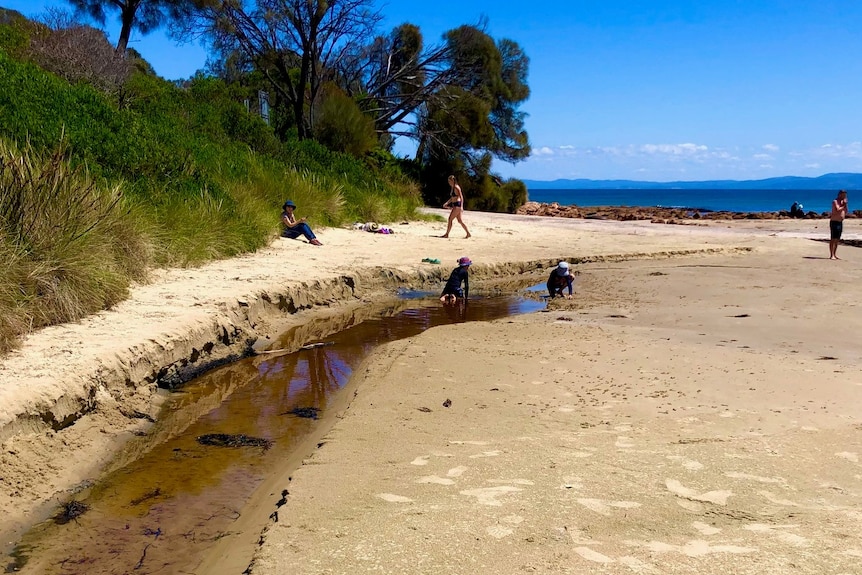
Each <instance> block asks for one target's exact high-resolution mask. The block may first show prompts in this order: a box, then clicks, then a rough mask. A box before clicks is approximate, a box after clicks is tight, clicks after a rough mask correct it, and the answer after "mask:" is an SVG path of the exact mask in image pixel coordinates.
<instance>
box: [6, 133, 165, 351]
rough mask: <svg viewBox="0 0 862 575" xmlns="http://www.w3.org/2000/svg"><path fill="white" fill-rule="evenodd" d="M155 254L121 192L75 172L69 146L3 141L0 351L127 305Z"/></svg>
mask: <svg viewBox="0 0 862 575" xmlns="http://www.w3.org/2000/svg"><path fill="white" fill-rule="evenodd" d="M151 256H152V246H151V244H150V242H149V241H148V239H147V236H146V235H145V234H143V233H141V230H140V227H139V226H138V224H137V223H136V221H135V220H134V218H132V217H130V211H128V210H126V209H125V202H124V199H123V195H122V192H121V188H120V186H118V185H114V186H109V185H106V184H104V183H100V182H97V181H96V180H94V179H93V178H91V177H90V176H89V175H88V174H87V173H86V171H85V170H83V169H82V168H72V167H71V166H70V163H69V158H68V150H67V149H66V148H65V147H64V146H60V147H58V148H57V149H56V150H55V151H54V152H52V153H50V154H40V153H38V152H35V151H33V150H28V149H25V150H24V151H23V152H21V151H19V150H18V149H17V148H16V147H15V146H13V145H11V144H8V143H6V142H3V141H0V262H2V264H0V266H2V268H0V271H2V274H0V351H6V350H8V349H9V348H10V347H11V346H12V345H14V342H15V341H16V338H17V337H18V336H19V335H20V334H22V333H26V332H27V331H29V330H32V329H34V328H38V327H42V326H45V325H51V324H55V323H61V322H66V321H75V320H78V319H80V318H82V317H84V316H85V315H87V314H90V313H93V312H95V311H98V310H101V309H105V308H106V307H110V306H111V305H113V304H115V303H116V302H118V301H120V300H122V299H123V298H124V297H125V296H126V293H127V290H128V286H129V283H130V282H131V281H132V280H135V279H138V280H140V279H143V278H144V277H145V275H146V272H147V269H148V266H149V263H150V260H151Z"/></svg>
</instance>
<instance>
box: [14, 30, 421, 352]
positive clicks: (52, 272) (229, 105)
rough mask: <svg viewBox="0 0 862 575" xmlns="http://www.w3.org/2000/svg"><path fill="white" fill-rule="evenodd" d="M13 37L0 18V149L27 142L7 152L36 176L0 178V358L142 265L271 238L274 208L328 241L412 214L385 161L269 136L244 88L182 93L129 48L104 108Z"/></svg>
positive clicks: (124, 281) (199, 85)
mask: <svg viewBox="0 0 862 575" xmlns="http://www.w3.org/2000/svg"><path fill="white" fill-rule="evenodd" d="M25 22H26V21H25ZM23 29H24V28H23V27H18V28H16V27H12V26H11V25H7V26H4V25H2V24H0V117H2V118H3V122H0V142H7V143H8V142H17V143H18V144H20V145H21V146H22V147H23V152H21V153H18V152H14V149H15V147H14V146H13V145H11V144H5V145H7V148H8V150H9V151H4V152H3V153H4V154H5V155H4V156H3V157H4V158H7V157H9V158H17V160H15V162H19V163H21V162H23V163H25V164H27V165H31V166H37V167H38V166H47V167H38V169H37V168H36V167H33V168H32V169H30V171H29V172H26V173H25V174H24V175H21V174H18V175H17V176H15V178H17V179H14V178H12V179H10V177H11V176H8V175H4V176H2V177H3V178H5V181H6V182H7V183H6V184H4V185H5V187H2V188H0V202H6V203H5V204H3V206H5V207H2V208H0V209H2V210H4V213H5V216H3V220H2V227H0V350H3V349H8V348H9V347H10V346H12V345H14V342H15V339H16V337H17V336H18V335H20V334H22V333H26V332H27V331H29V330H31V329H33V328H35V327H39V326H43V325H48V324H51V323H55V322H62V321H69V320H70V319H75V318H78V317H82V316H83V315H84V314H86V313H91V312H92V311H95V310H97V309H102V308H104V307H107V306H110V305H112V304H113V303H115V302H116V301H119V300H120V299H122V298H123V297H124V295H125V293H126V289H127V286H128V284H129V282H130V281H131V280H132V279H134V278H141V277H142V276H143V274H145V273H146V270H147V269H148V268H149V267H151V266H153V265H199V264H202V263H204V262H206V261H209V260H211V259H213V258H222V257H228V256H233V255H236V254H240V253H244V252H248V251H252V250H255V249H257V248H260V247H262V246H264V245H266V244H267V243H268V242H270V241H272V240H273V239H274V238H275V237H276V236H277V234H278V233H279V232H280V222H279V213H280V206H281V204H282V202H283V201H284V200H285V199H288V198H291V199H293V200H294V201H295V202H297V203H298V204H299V205H300V206H301V209H302V214H303V215H304V216H308V217H309V218H310V220H311V222H312V224H313V225H314V226H315V231H317V232H318V234H322V235H323V236H324V237H325V233H326V232H325V230H324V229H321V228H323V227H324V226H327V225H342V224H345V223H348V222H353V221H357V220H364V219H366V218H367V217H368V214H374V215H375V219H379V220H380V221H392V220H396V219H404V218H410V217H414V216H415V209H416V207H418V206H419V205H421V198H420V197H419V195H418V193H417V191H416V188H415V186H413V185H411V184H409V183H408V182H407V181H406V180H405V179H404V177H403V176H401V174H400V170H399V167H398V162H397V161H396V160H394V159H393V158H392V157H391V156H390V155H388V154H386V153H382V152H381V153H377V154H375V155H374V156H373V158H374V164H373V165H374V166H375V167H374V168H373V169H372V168H369V165H368V164H366V163H364V162H363V161H362V160H359V159H357V158H354V157H352V156H351V155H349V154H346V153H339V152H334V151H331V150H328V149H327V148H325V147H324V146H323V145H321V144H319V143H317V142H314V141H311V140H306V141H299V140H297V139H296V138H289V139H287V140H285V141H279V140H278V138H276V136H275V134H274V133H273V130H272V129H271V128H270V127H269V126H267V124H266V123H265V122H263V121H262V120H261V119H260V117H258V116H256V115H254V114H249V113H247V112H246V109H245V106H244V105H243V103H242V101H243V99H245V97H246V96H247V93H248V90H249V89H248V88H247V87H243V86H238V85H228V84H226V83H224V82H223V81H221V80H218V79H215V78H209V77H204V76H200V75H199V76H196V77H194V78H192V79H190V80H189V81H188V82H186V83H185V84H184V85H183V86H178V85H175V84H173V83H170V82H166V81H164V80H162V79H160V78H158V77H156V76H155V75H154V74H153V73H152V71H151V69H150V68H149V66H148V65H146V63H145V62H143V61H140V60H135V57H134V55H133V54H130V55H129V58H130V59H132V63H133V68H134V70H135V71H134V72H133V73H132V76H131V77H130V78H129V80H128V81H127V82H126V83H125V85H124V86H123V90H122V92H121V94H120V95H119V97H118V98H117V99H112V98H109V97H108V96H107V95H106V94H105V93H104V92H102V91H100V90H97V89H95V88H93V87H92V86H90V85H87V84H84V83H77V84H70V83H69V82H67V81H65V80H63V79H61V78H59V77H57V76H55V75H53V74H51V73H48V72H46V71H45V70H43V69H41V68H40V67H38V66H37V65H35V64H33V63H29V62H27V61H24V60H21V59H19V58H17V57H14V56H13V55H10V51H9V50H10V48H9V46H10V45H19V46H24V45H25V43H26V41H27V40H26V39H27V35H26V34H25V33H24V32H21V30H23ZM16 38H17V40H16ZM13 40H14V41H13ZM3 42H5V43H3ZM22 57H23V56H22ZM58 143H60V146H61V151H60V152H57V151H56V150H57V146H58ZM10 161H11V160H10ZM15 162H12V163H15ZM10 169H11V168H10ZM7 171H8V170H7ZM5 173H6V172H4V174H5ZM28 174H29V175H28ZM41 174H53V176H51V177H48V176H47V175H45V176H44V177H43V176H42V175H41ZM8 182H15V183H11V184H10V183H8ZM58 182H63V183H62V185H60V184H59V183H58ZM19 189H20V190H23V191H22V192H21V193H23V194H24V196H22V195H20V194H19V195H16V194H17V192H15V190H19ZM121 192H122V193H121ZM55 197H56V198H57V201H56V202H54V201H50V202H49V201H46V200H47V199H50V198H55ZM28 198H29V199H28ZM15 206H18V207H15ZM22 206H29V207H28V208H27V209H23V208H22ZM34 206H35V208H33V207H34ZM61 207H62V209H60V208H61ZM16 210H17V211H16ZM58 210H59V211H58ZM67 212H68V213H67ZM21 230H29V231H27V232H26V233H24V232H22V231H21ZM82 231H84V232H85V233H80V232H82Z"/></svg>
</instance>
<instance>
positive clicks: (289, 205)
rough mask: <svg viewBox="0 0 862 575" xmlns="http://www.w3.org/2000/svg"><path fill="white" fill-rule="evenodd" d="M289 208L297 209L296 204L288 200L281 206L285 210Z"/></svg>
mask: <svg viewBox="0 0 862 575" xmlns="http://www.w3.org/2000/svg"><path fill="white" fill-rule="evenodd" d="M287 208H296V204H294V203H293V202H292V201H291V200H287V201H286V202H284V205H283V206H281V209H282V210H284V209H287Z"/></svg>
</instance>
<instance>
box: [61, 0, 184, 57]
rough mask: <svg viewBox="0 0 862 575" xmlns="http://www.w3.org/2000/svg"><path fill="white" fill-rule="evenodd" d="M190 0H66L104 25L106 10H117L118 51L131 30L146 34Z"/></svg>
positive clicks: (175, 13) (120, 50) (172, 16)
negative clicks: (118, 21) (118, 17)
mask: <svg viewBox="0 0 862 575" xmlns="http://www.w3.org/2000/svg"><path fill="white" fill-rule="evenodd" d="M188 1H189V0H67V2H69V4H71V5H72V6H73V7H74V8H75V10H76V11H77V12H78V13H79V14H84V15H86V16H89V17H91V18H93V20H95V21H96V22H98V23H99V24H102V25H104V24H105V22H106V20H107V13H108V12H113V11H117V12H119V16H120V37H119V39H118V40H117V51H118V52H123V53H124V52H125V51H126V48H127V47H128V45H129V38H130V37H131V35H132V30H134V29H137V30H139V31H140V32H141V33H142V34H148V33H150V32H152V31H153V30H155V29H157V28H159V27H161V26H162V25H163V24H164V23H165V22H166V21H167V20H168V19H171V18H175V17H177V16H178V15H179V13H180V8H181V6H182V5H183V4H185V3H186V2H188Z"/></svg>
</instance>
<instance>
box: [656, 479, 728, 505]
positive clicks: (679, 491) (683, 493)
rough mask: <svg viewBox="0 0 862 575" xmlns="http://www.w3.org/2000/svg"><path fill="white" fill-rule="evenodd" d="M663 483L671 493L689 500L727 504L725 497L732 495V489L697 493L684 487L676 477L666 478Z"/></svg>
mask: <svg viewBox="0 0 862 575" xmlns="http://www.w3.org/2000/svg"><path fill="white" fill-rule="evenodd" d="M664 483H665V485H666V486H667V488H668V490H669V491H670V492H671V493H673V494H674V495H676V496H677V497H682V498H683V499H689V500H691V501H702V502H704V503H714V504H715V505H727V498H728V497H730V496H731V495H733V492H732V491H724V490H720V491H707V492H706V493H698V492H697V491H695V490H694V489H689V488H688V487H685V486H684V485H683V484H682V483H680V482H679V481H677V480H676V479H666V480H665V482H664Z"/></svg>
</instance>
